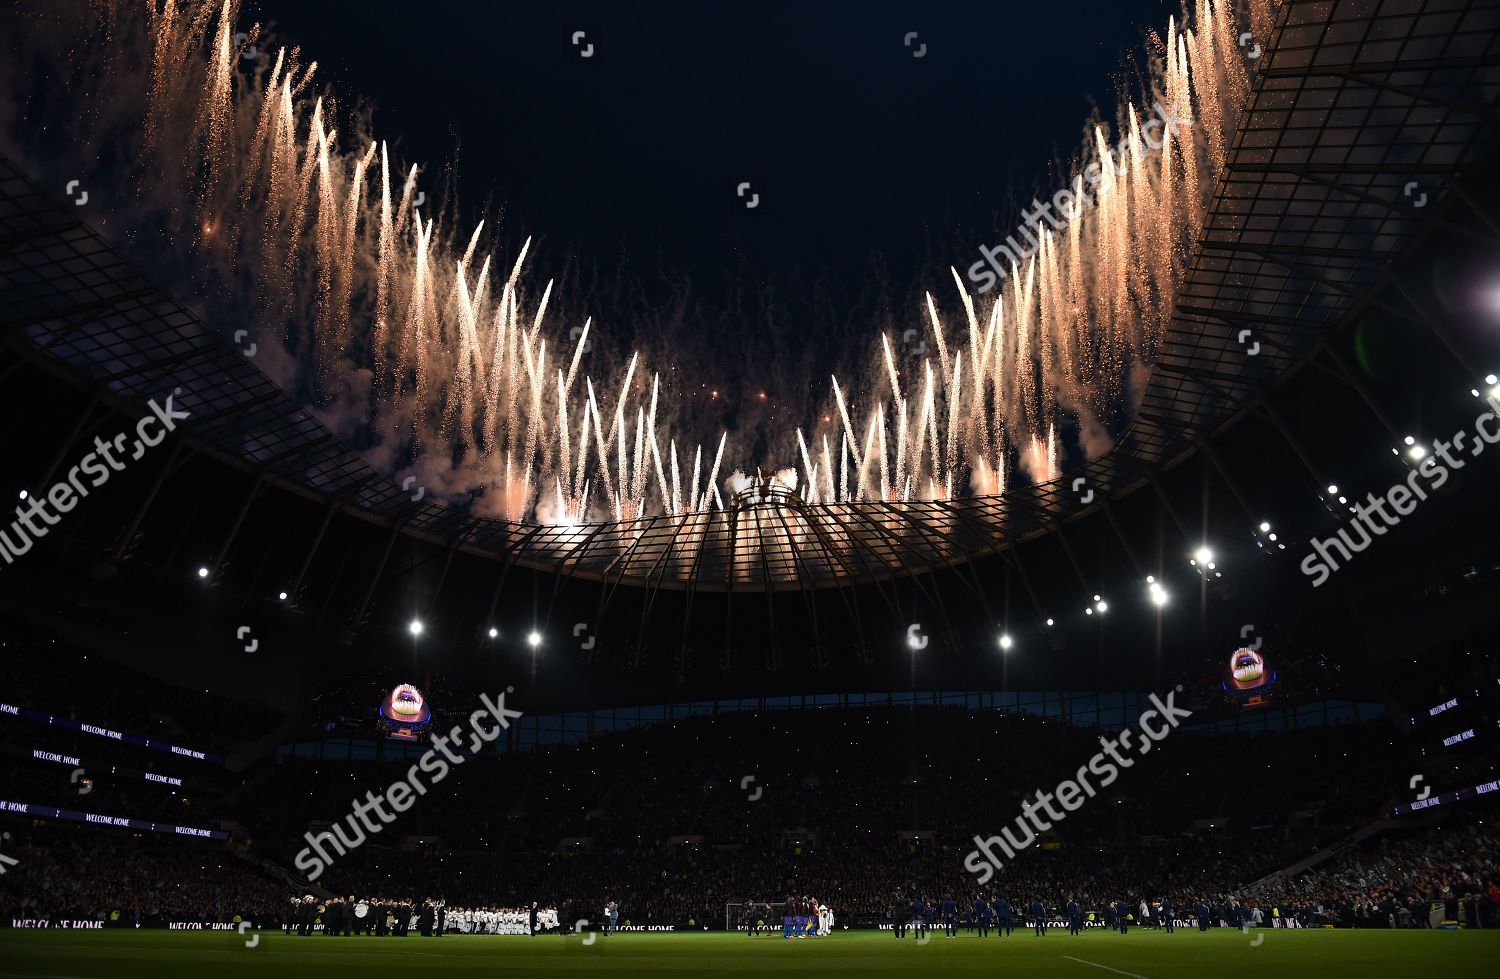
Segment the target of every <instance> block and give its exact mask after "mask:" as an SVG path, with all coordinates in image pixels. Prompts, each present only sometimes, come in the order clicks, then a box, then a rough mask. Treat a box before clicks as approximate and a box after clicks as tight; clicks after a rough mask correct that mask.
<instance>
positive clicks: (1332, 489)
mask: <svg viewBox="0 0 1500 979" xmlns="http://www.w3.org/2000/svg"><path fill="white" fill-rule="evenodd" d="M1328 495H1329V496H1338V495H1339V488H1338V487H1337V486H1335V485H1334V484H1333V483H1329V484H1328Z"/></svg>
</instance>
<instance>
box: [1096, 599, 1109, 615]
mask: <svg viewBox="0 0 1500 979" xmlns="http://www.w3.org/2000/svg"><path fill="white" fill-rule="evenodd" d="M1094 608H1096V609H1098V610H1099V614H1100V615H1103V614H1104V613H1105V612H1108V611H1109V603H1108V602H1106V601H1103V600H1102V599H1101V600H1100V601H1098V602H1095V603H1094Z"/></svg>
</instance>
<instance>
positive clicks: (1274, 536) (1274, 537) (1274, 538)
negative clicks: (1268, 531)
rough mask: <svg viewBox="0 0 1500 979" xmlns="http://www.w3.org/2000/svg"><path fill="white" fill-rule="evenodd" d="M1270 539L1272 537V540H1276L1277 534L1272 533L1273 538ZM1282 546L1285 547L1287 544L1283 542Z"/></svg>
mask: <svg viewBox="0 0 1500 979" xmlns="http://www.w3.org/2000/svg"><path fill="white" fill-rule="evenodd" d="M1270 539H1271V540H1272V541H1274V540H1276V535H1275V534H1272V535H1271V538H1270ZM1282 546H1283V547H1285V546H1286V545H1285V544H1283V545H1282Z"/></svg>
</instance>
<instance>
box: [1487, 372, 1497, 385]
mask: <svg viewBox="0 0 1500 979" xmlns="http://www.w3.org/2000/svg"><path fill="white" fill-rule="evenodd" d="M1484 383H1486V384H1500V377H1496V376H1495V375H1494V374H1486V375H1484Z"/></svg>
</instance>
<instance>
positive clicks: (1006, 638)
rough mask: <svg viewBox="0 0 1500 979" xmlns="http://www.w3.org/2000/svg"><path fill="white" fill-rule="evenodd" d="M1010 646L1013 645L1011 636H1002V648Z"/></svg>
mask: <svg viewBox="0 0 1500 979" xmlns="http://www.w3.org/2000/svg"><path fill="white" fill-rule="evenodd" d="M1010 647H1011V639H1010V636H1008V635H1005V636H1001V637H1000V648H1001V649H1009V648H1010Z"/></svg>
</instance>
